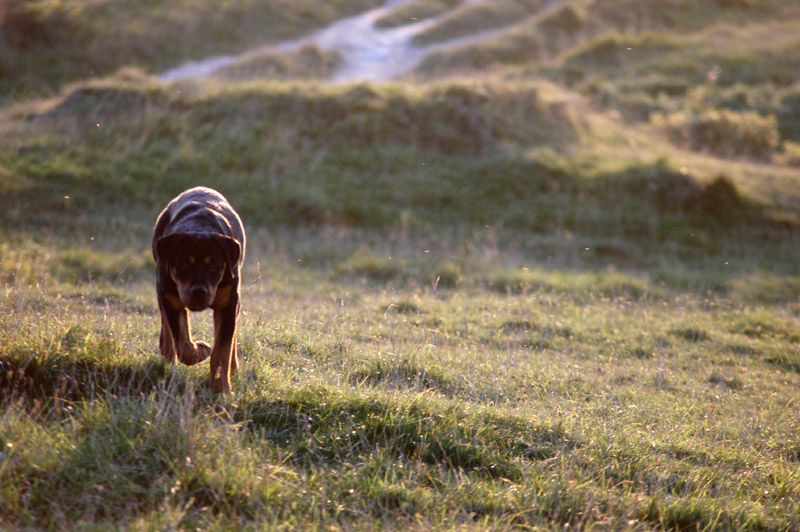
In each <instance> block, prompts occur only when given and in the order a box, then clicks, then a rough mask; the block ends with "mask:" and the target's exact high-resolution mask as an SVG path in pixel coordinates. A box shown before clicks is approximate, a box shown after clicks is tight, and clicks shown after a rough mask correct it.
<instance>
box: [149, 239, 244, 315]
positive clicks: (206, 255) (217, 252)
mask: <svg viewBox="0 0 800 532" xmlns="http://www.w3.org/2000/svg"><path fill="white" fill-rule="evenodd" d="M156 250H157V253H158V258H159V260H161V261H164V263H165V264H166V266H167V271H168V272H169V275H170V277H171V278H172V280H173V281H174V282H175V284H176V285H177V286H178V295H179V296H180V298H181V301H183V304H184V305H186V307H187V308H188V309H189V310H192V311H198V310H203V309H206V308H208V307H209V306H211V304H212V303H213V302H214V300H215V298H216V295H217V287H218V286H219V284H220V282H222V280H223V279H224V278H226V276H227V277H228V278H230V277H231V276H234V275H236V274H237V273H238V262H239V257H240V255H241V246H240V244H239V242H238V241H237V240H236V239H233V238H231V237H228V236H224V235H218V234H186V233H178V234H171V235H167V236H163V237H161V238H159V239H158V241H157V242H156Z"/></svg>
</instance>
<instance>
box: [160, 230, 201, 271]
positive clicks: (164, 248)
mask: <svg viewBox="0 0 800 532" xmlns="http://www.w3.org/2000/svg"><path fill="white" fill-rule="evenodd" d="M192 238H194V237H192V236H191V235H187V234H185V233H174V234H171V235H166V236H162V237H161V238H159V239H158V240H156V255H157V256H158V259H159V260H161V261H163V262H164V263H165V264H169V262H170V261H171V260H172V255H174V254H175V251H176V250H177V249H178V248H180V247H181V246H182V245H184V244H186V243H187V242H189V241H190V240H191V239H192Z"/></svg>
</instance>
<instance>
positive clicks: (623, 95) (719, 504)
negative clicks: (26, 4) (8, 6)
mask: <svg viewBox="0 0 800 532" xmlns="http://www.w3.org/2000/svg"><path fill="white" fill-rule="evenodd" d="M157 4H158V3H155V4H152V5H151V3H145V4H141V5H140V4H137V5H136V6H135V7H131V6H128V7H127V8H125V9H123V10H120V13H122V12H125V13H126V15H125V16H127V17H129V18H130V20H131V22H130V24H128V23H123V22H120V21H121V20H122V19H118V18H117V17H118V16H120V17H121V16H122V15H121V14H118V13H117V11H115V10H110V6H108V5H107V4H103V3H97V2H93V3H85V4H84V3H72V4H69V5H68V4H67V3H59V2H54V3H48V4H47V6H44V4H42V5H41V6H39V7H41V9H42V10H44V11H40V12H37V13H38V14H37V16H39V17H40V18H39V19H37V20H41V21H44V22H46V23H47V24H51V26H46V27H48V28H51V31H55V29H53V28H55V26H52V24H55V23H54V22H53V21H54V20H56V19H51V18H48V17H50V16H56V14H58V13H60V14H58V17H68V20H72V21H73V24H78V26H79V27H83V26H81V25H91V26H92V27H94V24H97V25H98V26H97V28H96V29H94V30H92V31H95V32H98V33H96V34H93V35H95V38H99V37H97V36H98V35H103V34H104V33H103V32H105V31H106V29H104V28H105V26H103V25H102V24H100V22H101V21H104V22H103V23H104V24H106V23H107V28H108V31H109V32H111V28H116V27H118V26H119V25H124V27H125V28H126V29H127V30H128V31H134V29H135V28H136V27H139V26H137V24H138V23H135V21H137V20H145V21H148V20H151V19H150V18H148V17H151V16H152V17H156V18H163V19H165V21H169V20H170V17H169V16H170V14H172V15H174V16H176V17H178V18H177V19H175V20H173V21H172V22H171V23H170V24H178V23H180V24H190V23H191V22H192V20H194V19H193V18H192V17H195V16H201V15H202V14H203V13H207V11H203V9H209V7H208V6H205V7H203V5H201V3H193V2H185V3H181V4H180V5H179V4H175V5H174V7H172V6H173V4H170V6H171V7H165V6H166V4H164V5H163V6H162V5H160V4H158V5H157ZM190 4H191V5H190ZM31 5H33V4H31ZM36 5H37V6H38V4H36ZM237 5H238V4H237ZM370 5H371V4H370ZM498 5H499V4H498ZM365 6H366V3H364V4H357V3H350V2H337V3H327V4H326V6H322V5H321V4H319V5H318V4H315V3H313V2H311V3H307V2H299V3H298V2H291V3H280V5H278V3H275V4H269V3H257V2H254V3H252V4H247V5H246V6H244V7H242V6H238V7H236V6H233V4H231V5H228V4H225V5H220V6H217V7H216V8H215V12H216V11H219V17H220V19H221V22H220V25H219V26H215V27H217V28H218V29H219V31H221V32H222V33H221V34H220V36H219V39H220V41H219V42H218V43H217V44H215V45H214V50H213V51H212V50H210V49H209V50H205V51H204V49H198V50H197V53H198V54H201V53H206V52H210V53H217V52H220V51H225V50H228V49H241V47H242V46H243V45H244V43H245V40H247V38H248V37H246V35H244V34H243V35H242V36H241V39H242V40H241V41H240V40H239V38H240V37H236V38H233V37H230V36H228V37H226V36H225V31H224V30H225V28H234V27H238V26H237V24H236V22H235V21H236V20H240V19H238V18H236V17H235V16H234V15H233V14H232V13H231V10H233V11H236V10H237V9H239V10H241V9H244V11H243V12H241V16H242V17H245V18H247V19H248V20H251V19H252V21H253V24H256V23H259V22H258V21H259V20H261V21H262V22H263V19H259V18H258V17H257V16H255V14H254V12H251V11H250V9H252V10H258V9H262V8H269V9H274V10H278V11H277V12H278V13H280V14H281V16H283V17H288V19H291V20H295V23H293V24H291V25H289V26H286V27H285V28H288V29H286V30H285V31H289V32H290V33H294V32H299V31H301V28H306V27H312V26H314V25H317V24H321V23H322V21H323V20H324V19H327V18H328V17H335V16H339V14H341V13H344V12H351V10H356V9H361V8H363V7H365ZM680 6H683V7H685V8H686V9H678V7H680ZM66 7H70V8H74V9H75V10H74V11H72V10H67V9H66ZM77 7H81V8H82V9H83V11H81V10H79V9H77ZM540 7H541V6H540V5H539V4H538V3H535V2H532V3H529V4H525V5H524V6H523V5H522V4H520V5H518V6H516V8H517V9H524V10H525V12H526V13H529V15H525V16H522V15H519V14H518V15H519V16H517V17H516V18H518V19H519V20H514V21H511V22H510V21H509V19H507V18H504V17H503V16H499V17H495V15H494V14H492V13H490V12H491V10H492V8H491V6H489V7H487V6H485V5H475V6H460V5H459V6H454V5H451V4H449V3H447V2H412V3H409V4H405V5H403V6H400V7H398V8H397V10H396V11H395V12H394V13H393V16H394V17H395V18H394V19H392V20H385V21H384V23H385V24H386V25H397V24H401V21H402V20H403V19H404V18H407V17H412V16H413V17H417V18H424V17H433V16H436V17H440V18H437V22H439V25H438V26H434V29H435V30H436V31H439V32H442V33H440V37H437V38H436V39H437V40H438V39H439V38H442V39H444V38H449V37H450V36H455V35H463V34H466V30H465V29H464V28H466V27H467V26H469V28H471V29H473V30H480V29H490V28H495V29H497V28H503V27H505V26H506V25H508V28H507V30H506V31H501V32H499V33H498V34H497V35H496V36H495V37H493V38H492V39H490V40H487V41H482V42H481V43H479V44H476V43H472V44H470V45H469V47H468V48H466V49H463V48H462V49H459V50H455V51H450V52H447V54H452V55H447V54H445V55H444V56H442V55H440V56H438V59H437V58H431V60H433V59H437V60H440V59H443V60H444V61H453V62H452V63H450V65H451V66H452V65H458V64H460V63H459V62H460V61H461V58H465V57H467V56H466V55H463V56H462V55H459V54H465V53H467V52H465V51H464V50H468V51H469V52H468V53H477V54H478V55H473V56H472V57H473V59H474V60H476V61H479V62H480V61H485V63H481V65H483V66H484V67H485V66H487V65H492V68H494V69H495V70H494V71H493V72H491V73H488V74H487V73H486V72H482V71H481V72H477V71H476V72H472V73H471V74H470V77H462V78H460V79H439V80H435V81H431V80H426V82H424V83H412V82H408V81H398V82H395V83H390V84H360V85H350V86H328V85H324V84H319V83H315V82H310V81H297V80H290V81H273V82H269V83H267V82H246V83H241V82H237V83H228V84H223V83H220V82H219V80H217V81H213V82H210V83H194V82H181V83H178V84H174V85H165V84H161V83H158V82H157V81H155V80H154V79H153V78H151V77H149V76H148V75H147V72H148V71H152V69H153V68H154V66H153V65H154V64H156V63H154V62H151V59H148V58H147V57H149V56H147V54H145V55H144V56H140V55H137V54H135V53H133V52H131V51H130V50H128V51H121V52H119V53H120V55H119V57H124V58H126V61H125V62H129V63H130V64H132V65H133V66H132V67H128V68H124V69H122V70H119V71H117V69H118V68H119V67H121V66H122V64H124V63H125V62H123V63H117V62H116V60H115V61H112V63H114V64H113V65H111V66H109V67H108V70H106V71H111V72H114V71H117V72H116V74H114V75H112V76H107V77H100V78H95V79H86V80H81V81H79V82H75V83H72V84H70V85H69V86H67V87H64V88H63V89H62V90H60V91H58V92H54V90H55V89H54V87H60V86H61V85H62V83H63V82H64V80H65V79H67V77H63V78H60V77H59V76H55V77H54V79H53V80H48V81H42V80H41V79H39V78H37V76H41V75H42V73H43V72H44V70H42V69H41V68H40V67H37V66H36V61H33V62H32V63H31V67H30V71H29V72H28V74H27V75H26V76H27V77H26V78H25V79H26V81H25V83H30V84H31V87H32V88H31V89H30V90H31V92H30V93H27V94H34V95H38V94H50V95H52V97H50V98H48V99H45V100H42V99H39V98H38V97H36V98H27V97H20V96H21V95H20V94H19V93H16V95H15V96H13V97H12V99H13V100H15V103H14V104H13V105H11V104H5V105H3V107H2V108H0V186H2V189H3V194H0V220H2V223H0V283H1V285H2V289H1V290H0V528H2V529H3V530H6V529H7V530H12V531H16V530H19V531H22V530H33V529H37V530H38V529H44V530H105V529H114V530H131V531H138V530H162V529H165V530H265V529H266V530H273V529H275V530H286V529H302V530H379V529H399V528H407V529H411V530H487V529H492V530H565V529H580V530H620V531H622V530H625V531H628V530H630V531H650V530H659V531H677V530H681V531H683V530H698V531H699V530H703V531H725V532H728V531H762V530H763V531H766V530H770V531H771V530H779V531H784V530H785V531H789V530H795V529H798V528H800V503H798V501H800V475H799V474H798V463H800V443H798V441H800V440H799V437H800V417H798V414H797V408H796V406H797V405H796V401H797V399H796V396H797V389H798V386H799V385H800V352H799V351H798V348H797V345H798V342H799V341H800V325H799V324H798V321H797V315H798V312H800V275H798V270H797V264H798V261H800V256H798V253H799V252H798V250H799V249H800V247H799V246H798V245H797V244H798V235H799V234H800V233H798V223H800V218H798V205H800V196H799V195H798V191H797V186H796V168H795V167H792V166H791V164H792V160H793V158H795V155H794V150H795V148H796V146H795V143H796V142H797V140H798V138H797V135H796V129H797V128H796V127H795V126H796V124H795V119H794V117H795V115H796V114H797V113H796V107H797V105H796V100H797V97H796V96H797V89H796V86H795V85H796V83H797V80H796V79H795V78H794V77H793V76H792V75H791V72H792V71H793V70H791V69H790V68H789V66H791V64H792V63H791V61H792V57H793V56H792V55H791V54H787V53H784V52H786V51H790V50H791V49H792V46H794V42H795V40H796V38H795V36H794V34H793V33H792V28H794V27H795V25H796V23H795V21H794V19H793V18H792V16H793V13H794V14H796V7H797V6H796V5H795V3H786V2H780V3H773V2H768V1H766V0H764V1H746V2H715V3H708V4H705V3H703V4H697V5H694V4H692V6H689V7H687V6H686V5H685V4H684V3H680V2H662V3H658V5H655V4H653V3H652V2H647V1H645V0H636V1H626V2H605V1H603V2H584V1H575V2H569V3H564V4H563V5H556V6H555V7H553V9H551V10H549V11H548V10H546V11H539V10H538V9H539V8H540ZM45 8H46V9H45ZM101 8H103V9H105V11H103V9H101ZM47 9H51V10H53V11H52V13H51V12H50V11H47ZM173 9H174V10H175V11H173ZM269 9H267V11H268V12H270V13H273V14H274V13H275V12H274V11H269ZM303 9H307V10H312V11H314V16H312V17H310V18H307V19H306V18H303V19H302V20H301V19H299V18H298V19H292V16H298V15H297V14H298V13H301V12H303ZM487 9H488V10H489V11H486V10H487ZM59 10H61V11H59ZM237 12H240V11H237ZM412 12H413V13H418V14H411V13H412ZM82 13H83V14H82ZM148 13H149V14H148ZM487 13H488V14H487ZM88 14H91V15H92V17H89V16H88ZM100 14H103V16H104V17H106V18H102V19H100V18H96V17H95V15H96V16H100ZM85 15H86V16H85ZM178 15H180V16H178ZM501 15H503V14H501ZM237 16H238V15H237ZM259 16H261V15H259ZM70 17H71V18H70ZM137 17H143V18H137ZM201 18H202V17H201ZM778 18H783V19H784V20H782V21H777V19H778ZM58 20H61V19H58ZM275 20H284V19H283V18H280V17H278V18H276V19H275ZM114 21H116V22H114ZM456 21H459V22H458V23H456ZM512 22H513V24H512ZM166 23H167V22H165V24H166ZM115 24H116V26H115ZM198 24H199V23H198ZM203 24H205V23H203ZM203 24H200V26H199V27H200V28H203V27H205V26H203ZM208 24H210V22H208ZM478 26H480V27H478ZM59 27H60V26H59ZM87 27H88V26H87ZM181 27H183V26H181ZM248 27H249V25H245V26H244V28H245V29H246V28H248ZM141 28H142V29H141V30H140V31H144V34H143V35H144V36H143V37H142V38H143V39H146V40H148V41H152V43H153V46H154V48H152V49H149V48H148V49H149V50H150V51H153V50H155V49H156V47H160V46H161V44H158V43H159V41H158V39H157V38H156V37H157V35H158V34H159V32H160V31H161V30H160V29H159V28H162V26H160V25H149V24H143V25H142V26H141ZM170 28H171V30H170V31H173V32H175V31H177V30H176V26H170ZM270 28H271V31H276V32H280V31H284V29H281V28H282V26H280V24H278V23H277V22H275V23H274V27H273V26H270ZM448 28H449V29H448ZM530 28H535V29H537V31H538V30H541V31H542V32H548V33H541V35H546V36H547V40H546V42H545V41H541V40H539V37H538V35H540V33H531V32H529V31H528V29H530ZM145 30H148V31H149V30H152V31H154V32H155V34H149V33H148V31H145ZM445 30H447V31H445ZM451 31H452V33H450V32H451ZM34 33H35V32H34ZM109 35H110V33H109ZM185 35H186V42H187V43H191V42H192V35H194V34H193V33H192V32H191V31H188V30H187V33H186V34H185ZM432 35H433V34H432ZM754 35H759V36H760V37H759V38H758V39H756V40H754V41H753V42H752V45H751V46H748V47H747V49H742V47H741V46H740V45H739V44H736V43H739V42H740V41H742V39H745V38H746V37H747V36H754ZM55 36H57V34H56V35H55ZM55 36H54V37H55ZM251 37H252V36H251ZM64 38H66V37H64ZM70 38H72V37H70ZM276 38H283V37H276ZM69 42H70V43H72V44H70V46H75V47H76V48H74V49H72V52H75V51H76V50H78V49H79V50H80V51H81V54H84V53H85V54H89V55H91V54H92V52H91V48H87V47H85V46H83V45H80V44H77V41H75V42H73V41H69ZM98 42H103V41H102V40H101V41H98ZM164 42H166V41H164ZM742 42H744V41H742ZM714 43H722V44H721V45H720V46H717V47H715V46H714ZM122 44H124V41H121V43H120V45H122ZM630 44H633V45H634V46H632V48H634V49H635V50H636V52H635V53H634V54H627V52H628V51H627V50H624V53H623V52H622V51H621V50H620V47H623V48H627V45H630ZM240 45H242V46H240ZM4 46H6V45H4ZM42 46H43V45H42ZM529 46H536V48H535V50H536V53H535V54H527V53H526V51H527V50H531V49H532V48H528V47H529ZM45 49H46V48H42V49H39V48H37V49H36V50H34V51H33V52H32V53H33V55H31V56H30V57H32V58H34V59H35V58H37V57H39V58H42V57H44V56H43V55H39V54H44V53H45V52H44V51H43V50H45ZM64 50H65V52H64V53H67V52H66V50H70V47H66V48H64ZM770 50H772V51H774V52H775V53H774V54H771V53H768V52H769V51H770ZM145 51H146V50H145ZM631 51H633V50H631ZM304 53H305V54H307V56H304V57H301V58H299V60H297V61H288V58H287V57H286V56H275V57H272V56H270V57H266V58H263V57H262V58H260V59H258V60H254V61H256V64H251V65H247V66H246V68H245V67H242V70H239V71H237V72H231V73H229V74H231V76H232V77H234V78H248V77H249V74H248V72H251V71H252V70H258V69H263V68H269V69H275V72H280V73H281V75H283V74H286V76H287V77H289V78H296V77H304V76H307V75H309V74H310V77H312V78H313V77H314V76H316V75H321V72H324V70H325V69H326V68H329V66H330V64H332V62H333V61H334V60H335V58H332V57H327V56H324V54H323V56H320V55H318V54H317V52H315V51H314V50H306V51H305V52H299V54H301V55H302V54H304ZM131 54H132V55H131ZM181 54H182V52H180V48H176V50H175V52H174V55H173V56H172V57H173V58H178V57H183V55H181ZM762 55H763V56H765V57H766V59H768V60H766V59H765V60H764V61H761V60H756V56H759V57H761V56H762ZM723 56H724V57H723ZM3 57H4V60H6V59H5V58H6V57H13V56H5V55H3ZM476 57H477V59H475V58H476ZM726 57H727V58H728V59H730V62H727V63H726V62H723V61H722V60H723V59H725V58H726ZM128 58H129V59H128ZM167 59H168V58H167ZM167 59H163V60H164V61H165V62H167ZM37 61H38V59H37ZM158 61H161V59H159V60H158ZM169 61H172V60H169ZM287 61H288V62H287ZM709 63H713V64H718V65H719V66H720V69H719V70H718V71H717V70H712V69H711V68H706V67H707V66H708V64H709ZM713 64H712V65H711V67H713ZM326 65H328V66H326ZM430 65H431V63H429V64H428V65H427V66H425V67H424V68H429V67H430ZM748 65H750V67H751V68H749V67H748ZM734 67H735V68H734ZM449 68H450V67H449V66H448V67H446V68H443V70H441V71H440V72H445V71H448V72H450V73H452V72H453V70H448V69H449ZM481 68H483V67H481ZM736 68H738V70H736ZM248 69H251V70H248ZM318 69H319V70H318ZM712 71H713V72H715V73H716V74H715V76H716V78H715V79H711V78H709V77H708V76H707V74H708V73H709V72H712ZM732 72H738V73H736V74H733V73H732ZM744 73H748V74H747V75H744ZM776 74H780V75H776ZM417 75H420V74H419V73H417ZM75 76H77V77H78V79H81V78H84V77H86V75H85V74H82V73H80V72H76V73H75ZM37 79H39V81H37ZM15 90H18V89H15ZM26 90H27V89H26ZM196 184H206V185H210V186H214V187H217V188H219V189H220V190H221V191H222V192H224V193H225V194H226V195H227V197H228V198H229V199H230V201H231V203H232V204H233V205H234V206H235V207H236V208H237V210H238V211H239V212H240V214H241V216H242V218H243V220H244V221H245V224H246V225H247V229H248V258H247V263H246V265H245V269H244V279H243V281H244V282H243V286H242V301H243V307H242V315H241V319H240V324H239V347H240V359H241V367H240V371H239V372H238V374H237V375H236V376H235V377H234V382H233V388H234V391H233V393H232V394H231V395H229V396H217V395H214V394H212V393H210V390H209V389H208V385H207V379H208V373H207V372H208V370H207V368H206V367H205V365H204V364H201V365H199V367H186V366H169V365H166V364H164V363H163V362H162V361H161V359H160V357H159V356H158V349H157V343H158V342H157V338H158V333H159V326H160V323H159V320H158V311H157V305H156V301H155V293H154V286H153V268H154V264H153V262H152V258H151V256H150V242H149V238H150V235H151V231H152V226H153V223H154V221H155V218H156V216H157V215H158V212H159V211H160V209H161V208H163V206H164V205H165V203H166V202H167V201H168V200H169V199H170V198H171V197H173V196H174V195H175V194H176V193H177V192H179V191H181V190H182V189H184V188H186V187H188V186H191V185H196ZM193 318H194V319H193V322H192V323H193V326H194V328H195V330H194V333H195V336H196V337H198V338H202V339H205V340H208V339H210V336H211V334H212V331H213V324H212V320H211V318H210V315H209V314H201V315H197V316H194V317H193Z"/></svg>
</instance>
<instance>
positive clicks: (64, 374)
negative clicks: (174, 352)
mask: <svg viewBox="0 0 800 532" xmlns="http://www.w3.org/2000/svg"><path fill="white" fill-rule="evenodd" d="M174 379H178V380H177V381H174V382H173V380H174ZM180 379H181V377H179V376H177V375H176V374H174V373H173V372H172V371H171V367H170V366H169V365H168V364H165V363H164V361H163V360H161V359H160V358H157V357H155V356H154V357H147V358H144V359H143V358H139V357H136V358H133V357H131V358H125V354H124V353H122V346H121V345H120V344H119V343H116V342H114V341H112V340H110V339H107V338H103V337H100V336H97V335H94V334H93V333H91V332H87V331H86V330H85V329H83V328H82V327H80V326H74V327H71V328H69V329H68V330H67V331H66V332H64V333H63V334H61V335H57V336H56V337H54V338H52V339H51V340H50V341H48V342H46V345H30V346H26V347H22V346H19V347H17V348H16V349H15V350H14V351H12V352H11V353H9V354H5V355H4V356H3V358H2V360H0V404H8V403H9V402H11V401H14V400H22V401H23V402H25V403H26V404H28V405H30V406H33V407H35V408H38V407H37V405H42V404H45V405H50V403H51V402H52V403H53V406H54V407H55V409H56V410H58V409H59V408H60V407H59V406H58V405H59V404H60V403H62V402H67V403H70V402H80V401H85V400H92V399H95V398H97V397H100V396H111V397H114V398H117V397H125V396H139V395H146V394H148V393H150V392H151V391H153V390H154V389H155V388H156V387H157V385H159V383H161V384H162V385H163V384H167V385H169V386H170V387H171V388H172V389H175V391H177V392H180V391H182V390H183V389H184V388H185V386H186V384H187V383H186V382H183V381H182V380H180Z"/></svg>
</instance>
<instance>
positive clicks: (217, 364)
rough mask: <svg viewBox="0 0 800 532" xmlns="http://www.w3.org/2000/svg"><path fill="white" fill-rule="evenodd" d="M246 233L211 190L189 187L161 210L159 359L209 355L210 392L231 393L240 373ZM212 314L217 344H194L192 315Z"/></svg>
mask: <svg viewBox="0 0 800 532" xmlns="http://www.w3.org/2000/svg"><path fill="white" fill-rule="evenodd" d="M244 256H245V232H244V226H243V225H242V221H241V219H240V218H239V215H238V214H237V213H236V211H235V210H233V207H231V206H230V204H229V203H228V200H226V199H225V197H224V196H223V195H222V194H220V193H219V192H217V191H216V190H213V189H211V188H207V187H195V188H192V189H189V190H187V191H185V192H183V193H181V194H180V195H178V196H177V197H176V198H175V199H173V200H172V201H171V202H170V203H169V204H168V205H167V207H166V208H165V209H164V210H163V211H162V212H161V214H160V215H159V217H158V220H157V221H156V225H155V228H154V229H153V258H154V259H155V261H156V294H157V297H158V308H159V310H160V312H161V336H160V338H159V347H160V349H161V356H163V357H164V358H165V359H166V360H167V361H169V362H172V363H174V362H175V359H176V358H177V359H178V360H180V361H181V362H183V363H184V364H187V365H192V364H197V363H198V362H201V361H203V360H205V359H206V358H208V357H209V356H210V357H211V390H212V391H213V392H215V393H228V392H230V390H231V384H230V374H231V371H236V369H237V368H238V366H239V362H238V360H237V357H236V320H237V318H238V315H239V288H240V286H241V268H242V263H243V262H244ZM208 308H210V309H213V311H214V346H213V347H209V345H208V344H206V343H204V342H195V341H194V340H192V332H191V328H190V325H189V311H193V312H198V311H201V310H205V309H208Z"/></svg>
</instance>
